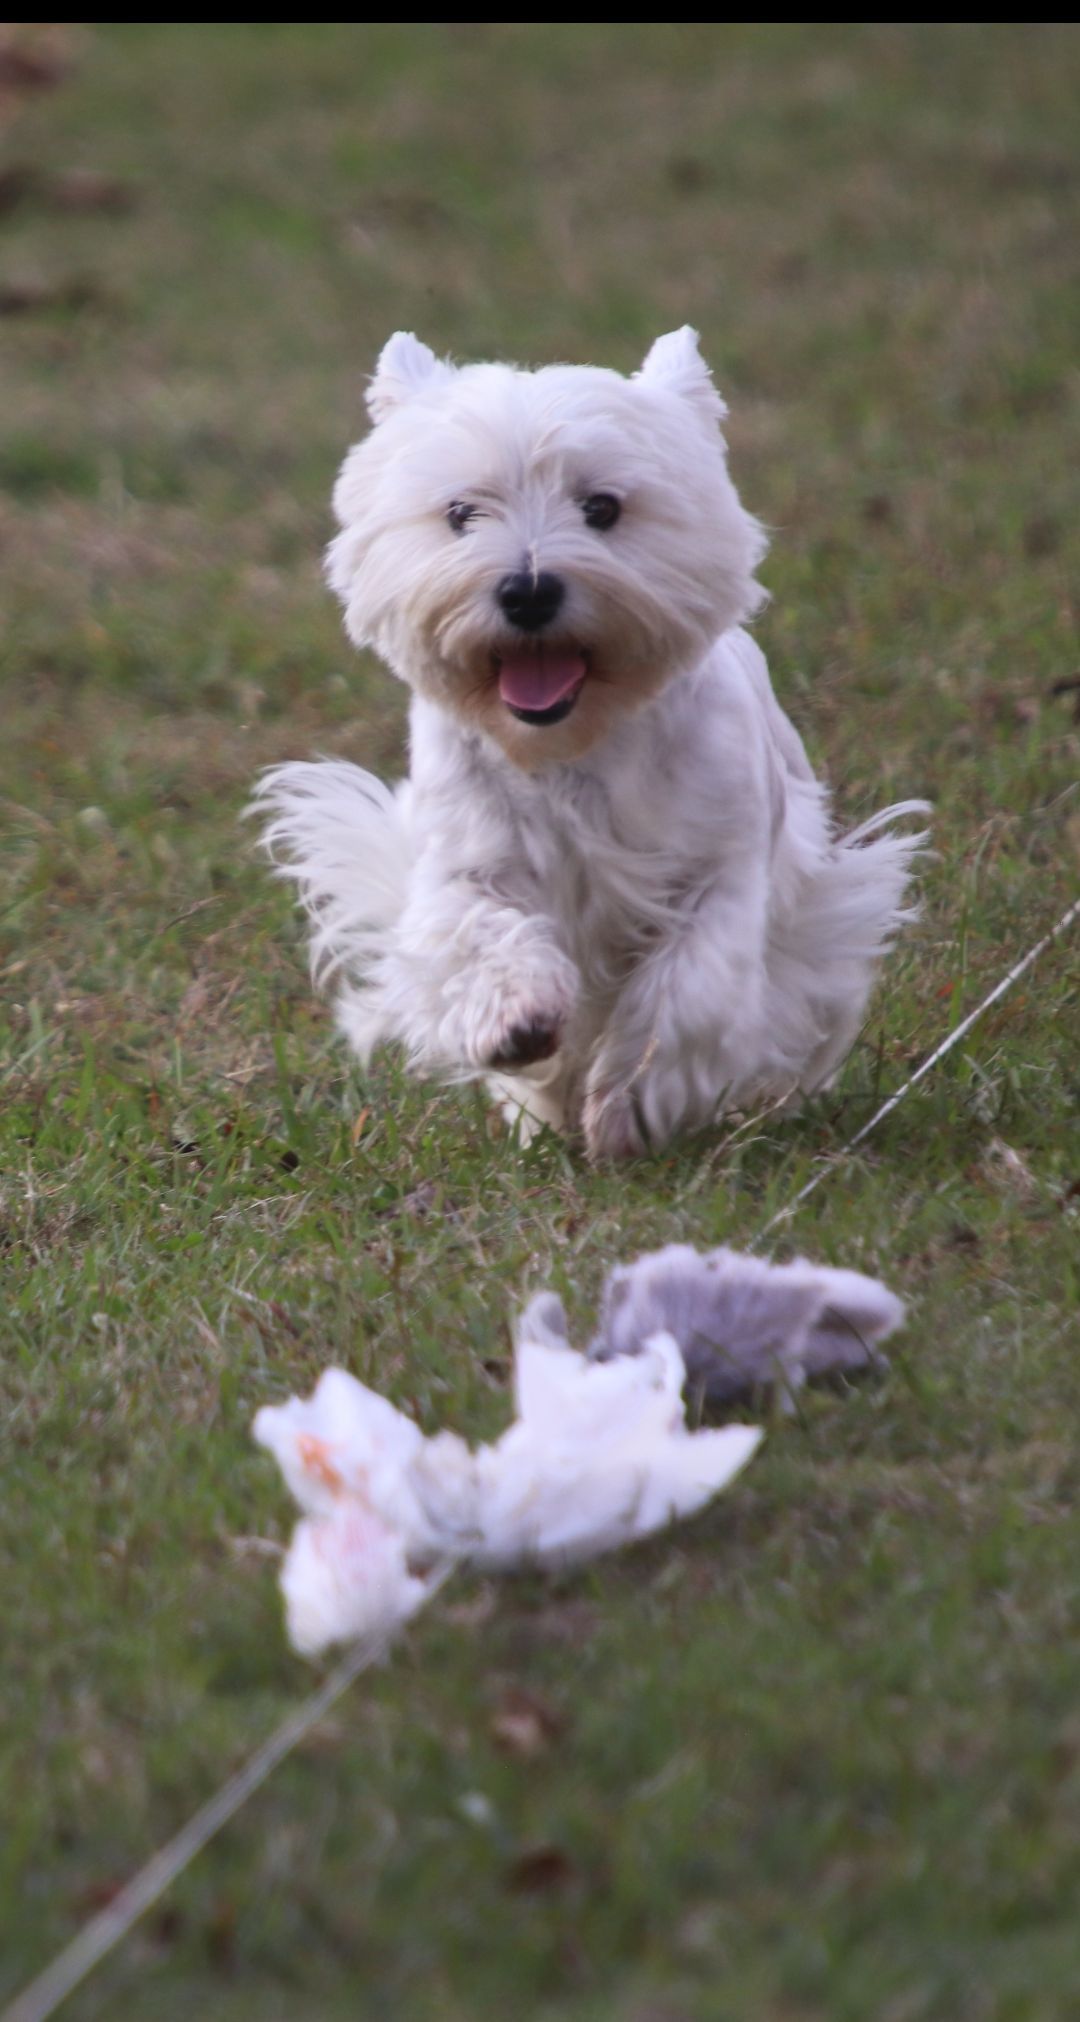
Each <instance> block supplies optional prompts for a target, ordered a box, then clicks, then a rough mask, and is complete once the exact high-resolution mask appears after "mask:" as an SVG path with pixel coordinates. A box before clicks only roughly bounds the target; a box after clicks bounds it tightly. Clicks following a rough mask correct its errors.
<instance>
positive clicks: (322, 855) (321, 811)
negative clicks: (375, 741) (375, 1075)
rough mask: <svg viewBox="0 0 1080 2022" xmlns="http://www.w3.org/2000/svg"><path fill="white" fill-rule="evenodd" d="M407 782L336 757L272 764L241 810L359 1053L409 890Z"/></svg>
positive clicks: (375, 1017)
mask: <svg viewBox="0 0 1080 2022" xmlns="http://www.w3.org/2000/svg"><path fill="white" fill-rule="evenodd" d="M408 802H409V787H408V782H407V781H406V782H402V784H401V785H400V786H398V787H397V788H396V789H391V788H390V787H388V786H384V784H383V782H382V780H381V779H376V778H375V776H374V774H373V773H370V772H363V771H361V769H360V767H359V766H358V765H350V764H348V763H347V762H346V761H345V760H344V759H336V758H324V759H319V760H318V761H317V762H315V763H311V764H303V763H294V764H289V765H275V766H273V767H272V768H271V769H270V770H269V771H268V772H265V773H264V774H263V776H262V778H261V780H260V781H259V784H258V786H257V787H256V789H255V793H254V796H253V798H252V801H251V803H250V806H249V808H248V810H247V812H248V813H249V814H250V815H252V816H254V817H256V818H257V819H260V820H261V821H262V822H263V829H262V842H263V846H264V848H265V849H266V850H267V852H268V853H269V855H270V857H271V858H272V860H273V863H274V868H275V870H276V873H277V875H278V877H282V878H289V879H291V881H292V882H293V884H295V886H296V888H297V894H298V897H299V899H300V903H301V905H302V906H303V908H304V910H305V912H306V913H307V915H308V919H309V921H310V923H311V938H310V958H311V973H312V977H313V979H314V981H315V982H316V983H317V984H318V985H319V986H320V988H324V989H325V988H326V987H327V985H329V984H330V983H331V982H332V981H334V980H335V979H339V980H340V981H341V982H342V983H343V984H344V986H345V987H344V988H343V989H342V990H341V992H340V995H339V998H338V1006H337V1009H338V1016H339V1020H340V1022H341V1023H342V1025H343V1026H344V1027H345V1028H346V1030H347V1031H348V1035H349V1037H350V1039H352V1041H353V1044H354V1045H355V1046H356V1048H357V1051H358V1052H360V1053H361V1054H362V1055H366V1054H368V1053H370V1051H371V1048H372V1047H373V1046H374V1045H375V1043H376V1042H377V1040H378V1039H379V1038H380V1037H381V1036H382V1032H383V1027H384V1023H385V1021H384V1018H383V1016H382V1012H381V991H380V988H379V980H378V979H379V970H380V966H381V963H382V960H383V958H384V957H385V955H386V952H387V949H388V947H389V944H390V941H391V938H392V935H393V929H394V927H395V926H396V923H397V921H398V919H399V918H400V915H401V913H402V911H403V910H404V906H405V901H406V897H407V893H408V883H409V872H410V869H411V865H412V860H413V855H414V843H413V836H412V829H411V824H410V822H409V819H408Z"/></svg>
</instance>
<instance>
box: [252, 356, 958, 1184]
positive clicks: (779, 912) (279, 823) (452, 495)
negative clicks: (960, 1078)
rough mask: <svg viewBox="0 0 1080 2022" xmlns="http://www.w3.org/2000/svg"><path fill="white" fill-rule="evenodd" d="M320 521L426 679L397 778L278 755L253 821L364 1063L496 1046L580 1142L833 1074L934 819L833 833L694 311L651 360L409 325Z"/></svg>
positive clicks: (363, 593)
mask: <svg viewBox="0 0 1080 2022" xmlns="http://www.w3.org/2000/svg"><path fill="white" fill-rule="evenodd" d="M368 400H369V405H370V408H371V413H372V417H373V419H374V423H375V426H374V428H373V430H372V431H371V433H370V434H369V435H368V436H367V438H366V440H365V441H363V442H362V443H360V444H359V445H358V446H357V447H356V448H354V449H353V450H352V451H351V452H350V454H349V456H348V457H347V458H346V461H345V465H344V468H343V470H342V473H341V476H340V479H339V481H338V485H337V489H336V492H335V497H334V503H335V507H336V510H337V514H338V517H339V520H340V523H341V528H342V531H341V533H340V534H339V535H338V536H337V538H336V540H335V541H334V542H333V544H332V546H331V548H330V551H329V561H328V570H329V578H330V582H331V583H332V585H333V587H334V589H335V590H337V592H338V593H339V595H340V596H341V598H342V601H343V603H344V605H345V614H346V625H347V627H348V630H349V633H350V635H351V637H352V638H353V639H354V640H355V642H356V644H357V645H358V646H364V645H371V646H374V647H375V648H376V649H377V651H378V652H379V653H380V654H381V655H382V656H383V658H384V659H385V660H386V661H388V663H389V665H390V667H391V668H392V669H393V671H394V672H395V673H396V674H398V675H400V677H401V679H402V680H404V681H406V682H407V683H408V685H409V687H410V688H411V689H412V690H413V701H412V709H411V718H410V774H409V778H408V779H407V780H405V781H403V782H402V783H401V784H400V785H398V786H397V787H396V788H395V789H394V790H393V791H391V790H389V789H388V788H387V787H385V786H384V785H382V784H381V782H380V781H379V780H377V779H374V778H372V777H371V775H370V774H368V773H365V772H361V771H359V770H358V769H357V768H356V767H355V766H351V765H347V764H344V763H336V762H333V761H327V762H323V763H319V764H293V765H283V766H280V767H278V768H277V769H276V770H274V771H273V772H271V773H270V774H269V775H268V776H267V777H266V778H265V779H264V780H263V782H262V785H261V787H260V789H259V802H260V805H261V806H262V808H263V809H264V810H268V811H269V812H270V815H271V819H270V821H269V823H268V826H267V829H266V840H267V842H268V844H269V846H270V849H271V851H272V852H273V853H274V854H275V856H276V857H277V859H278V861H279V864H280V867H281V870H282V874H283V875H286V876H288V877H291V878H293V879H295V881H296V883H297V885H298V887H299V890H300V895H301V897H302V899H303V902H304V904H305V906H306V907H307V910H308V912H309V914H310V915H311V918H312V922H313V933H312V943H313V945H312V963H313V968H314V970H315V972H316V974H317V975H319V976H320V977H322V978H324V979H325V978H326V977H328V976H329V975H331V974H336V975H337V976H338V977H339V979H340V982H341V987H340V991H339V995H338V999H337V1014H338V1019H339V1022H340V1025H341V1027H342V1029H343V1031H344V1032H345V1034H346V1036H347V1037H348V1039H349V1040H350V1041H351V1043H352V1045H353V1046H354V1047H355V1048H356V1050H357V1052H358V1053H359V1054H360V1055H361V1057H362V1058H366V1057H367V1056H368V1054H369V1053H370V1051H371V1049H372V1047H373V1046H374V1045H375V1044H376V1043H377V1042H379V1041H380V1040H397V1041H400V1042H401V1043H402V1044H403V1045H404V1046H405V1048H406V1049H407V1052H408V1055H409V1058H410V1061H411V1062H412V1064H413V1065H414V1066H415V1067H416V1068H417V1069H418V1070H420V1071H421V1072H434V1073H437V1074H441V1075H443V1076H444V1077H448V1078H458V1077H462V1076H469V1075H484V1076H486V1077H487V1079H488V1080H489V1082H490V1083H491V1085H492V1086H493V1087H494V1088H495V1090H496V1091H497V1093H498V1095H499V1097H500V1098H501V1099H502V1101H503V1102H504V1104H505V1105H506V1106H507V1107H508V1109H509V1110H510V1111H511V1112H512V1113H514V1114H515V1115H517V1116H518V1117H520V1118H524V1119H527V1120H533V1121H535V1122H543V1123H547V1124H551V1125H553V1126H554V1127H556V1128H558V1129H564V1130H575V1129H577V1128H578V1127H581V1128H582V1129H583V1131H584V1136H585V1142H586V1145H587V1147H588V1150H589V1152H590V1154H591V1155H592V1156H594V1157H604V1156H613V1157H618V1156H623V1155H625V1154H628V1153H633V1152H639V1151H641V1150H643V1149H645V1148H646V1147H648V1146H653V1147H655V1146H658V1145H661V1144H663V1143H664V1142H665V1141H666V1140H667V1139H668V1138H670V1137H671V1135H672V1133H673V1132H675V1131H677V1130H680V1129H686V1128H692V1127H694V1126H700V1125H703V1124H707V1123H708V1122H709V1121H710V1120H711V1119H713V1118H714V1117H715V1116H716V1115H717V1113H718V1111H719V1110H721V1109H722V1108H732V1107H745V1106H746V1105H747V1104H748V1103H759V1102H763V1101H780V1100H782V1099H784V1098H785V1097H787V1096H789V1095H792V1094H794V1093H795V1092H796V1091H797V1090H800V1089H801V1090H811V1089H816V1088H821V1087H822V1086H824V1085H825V1084H826V1083H827V1082H828V1081H829V1079H830V1077H831V1076H832V1075H833V1074H834V1073H835V1071H836V1069H837V1067H838V1066H839V1064H840V1062H841V1061H842V1060H843V1058H844V1056H845V1054H846V1053H847V1051H848V1049H849V1048H850V1046H851V1044H852V1041H853V1039H854V1037H855V1035H856V1033H857V1031H858V1029H859V1025H860V1023H861V1020H862V1017H863V1013H864V1010H865V1006H866V1000H867V996H868V993H869V990H870V986H871V982H872V979H873V975H874V970H875V967H876V964H877V962H878V960H879V958H880V956H881V955H882V953H883V951H884V950H885V949H886V948H887V947H888V945H889V943H890V941H891V939H892V937H893V935H894V933H895V932H896V929H897V927H898V926H899V924H900V923H901V922H902V921H903V920H904V919H905V918H906V917H908V914H907V912H906V910H905V906H904V893H905V887H906V884H907V879H908V874H909V870H910V865H911V859H912V856H913V854H914V853H915V851H916V850H917V849H918V848H919V846H920V844H921V843H922V842H923V841H924V840H925V838H924V837H923V836H915V837H912V836H905V835H896V834H888V833H886V834H883V833H880V831H882V830H883V829H884V828H885V827H886V825H887V824H889V823H891V822H892V821H893V820H894V819H895V817H896V816H897V815H901V814H909V813H912V812H921V811H922V810H923V808H924V803H922V802H918V801H906V802H904V803H902V804H901V805H899V806H896V807H891V808H888V809H886V810H885V811H884V813H882V814H879V815H877V816H875V817H874V819H873V820H871V821H869V822H865V823H864V824H863V825H862V827H861V828H860V829H858V830H856V831H855V832H854V833H853V834H850V835H847V836H845V837H843V838H837V837H836V836H835V835H834V834H833V831H832V828H831V825H830V818H829V806H828V796H827V793H826V791H825V789H824V788H823V787H822V786H820V785H819V784H818V783H817V782H816V781H815V779H814V776H813V773H812V771H811V769H810V766H809V763H808V761H807V758H806V754H805V752H804V750H803V746H802V743H801V740H800V738H799V736H798V733H797V732H796V731H795V729H794V728H793V726H792V725H791V723H789V721H788V719H787V717H786V716H785V715H784V713H783V711H782V710H781V708H780V706H779V704H778V703H777V701H776V699H775V697H774V695H773V692H772V689H771V687H770V685H769V677H768V671H767V668H766V665H765V660H764V658H763V656H762V654H761V651H760V649H759V648H758V647H757V646H756V645H755V643H754V641H753V639H752V638H750V636H749V634H748V633H747V632H745V631H743V630H742V629H741V627H742V624H743V621H744V620H745V619H747V618H748V617H749V616H750V615H751V613H752V612H753V611H754V610H755V609H756V608H757V606H758V604H759V603H760V602H761V601H762V595H763V593H762V591H761V590H760V589H759V588H758V586H757V584H756V583H755V581H754V569H755V566H756V564H757V563H758V561H759V560H760V558H761V556H762V553H763V552H764V548H765V541H764V537H763V534H762V530H761V528H760V527H759V526H758V524H757V522H756V521H755V520H753V519H752V518H751V517H750V515H749V514H748V513H747V512H745V511H744V510H743V507H742V506H741V505H740V503H739V499H738V495H737V493H736V491H735V488H734V486H733V484H732V482H731V479H730V477H729V475H728V470H727V461H726V456H725V450H724V444H723V440H722V437H721V434H720V422H721V419H722V417H723V415H724V413H725V411H726V410H725V408H724V404H723V402H722V400H721V399H720V396H719V394H718V393H717V392H716V389H715V387H714V386H713V383H712V380H711V378H710V376H709V372H708V369H707V367H706V365H705V364H704V362H703V360H702V358H701V355H700V353H699V351H698V345H697V337H696V334H695V332H694V331H693V330H690V329H683V330H678V331H675V332H673V333H672V334H671V335H670V336H666V337H661V338H660V339H659V340H658V342H657V343H655V344H654V345H653V347H652V350H651V351H650V352H649V354H648V357H647V358H646V360H645V363H644V364H643V366H642V367H641V370H640V371H639V372H638V373H636V374H635V375H634V377H633V378H632V379H629V380H628V379H624V378H623V377H621V376H620V375H619V374H618V373H616V372H609V371H603V370H598V369H594V368H592V367H587V366H586V367H582V366H561V365H559V366H546V367H544V368H543V369H542V370H540V371H537V372H525V371H519V370H517V369H516V368H514V367H512V366H507V365H470V366H466V367H464V368H462V369H460V370H458V369H455V368H454V367H453V366H452V365H450V364H448V363H445V362H442V361H440V360H439V359H437V358H436V357H435V356H434V354H433V353H432V352H431V351H429V350H428V348H427V347H426V345H424V344H421V343H419V342H418V341H417V339H416V338H415V337H413V336H409V335H406V334H404V333H399V334H398V335H397V336H395V337H392V338H391V339H390V342H389V343H388V344H387V346H386V348H385V350H384V351H383V353H382V356H381V358H380V359H379V364H378V369H377V371H376V374H375V378H374V381H373V383H372V385H371V388H370V391H369V395H368Z"/></svg>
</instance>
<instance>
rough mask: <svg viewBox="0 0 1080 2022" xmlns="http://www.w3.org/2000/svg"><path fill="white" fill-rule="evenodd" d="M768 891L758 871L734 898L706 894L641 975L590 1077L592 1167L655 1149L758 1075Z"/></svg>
mask: <svg viewBox="0 0 1080 2022" xmlns="http://www.w3.org/2000/svg"><path fill="white" fill-rule="evenodd" d="M767 889H768V888H767V880H766V877H765V875H764V873H763V872H761V871H760V870H756V869H750V870H749V874H748V875H747V876H746V881H745V882H744V883H742V884H741V885H740V888H739V890H738V892H737V893H735V892H732V891H731V890H729V889H726V888H724V887H722V886H716V887H710V888H709V889H708V890H707V891H706V892H705V893H703V894H702V896H701V897H700V898H699V900H698V902H697V904H696V906H695V908H694V910H693V911H692V912H691V913H689V914H688V915H686V916H685V917H684V919H683V920H682V921H681V922H680V924H679V926H678V927H677V928H675V929H673V930H672V931H671V932H670V933H669V934H668V935H666V936H665V937H664V938H663V939H662V940H661V941H660V942H659V944H658V945H657V946H655V947H653V948H652V949H650V950H649V951H648V952H647V954H645V955H644V956H643V957H642V959H641V961H640V962H639V963H638V965H637V967H636V968H635V969H634V970H633V972H632V974H631V975H630V977H629V979H628V981H627V982H626V983H625V984H624V986H623V989H622V991H621V993H620V995H619V997H618V998H617V1000H616V1003H615V1006H614V1009H613V1011H612V1014H611V1018H610V1020H609V1022H608V1027H607V1030H606V1031H605V1033H604V1035H603V1037H602V1039H601V1041H600V1045H599V1048H598V1050H597V1053H596V1055H595V1057H594V1060H593V1064H592V1068H591V1070H590V1073H589V1079H588V1084H587V1088H586V1096H585V1106H584V1115H583V1122H584V1130H585V1141H586V1146H587V1149H588V1152H589V1155H590V1157H592V1158H625V1157H629V1156H632V1155H633V1154H635V1153H638V1152H642V1151H646V1150H649V1149H652V1150H655V1149H657V1148H658V1147H659V1146H660V1145H663V1144H666V1143H667V1141H668V1139H669V1138H670V1137H672V1136H673V1135H674V1134H675V1132H676V1131H678V1130H685V1129H692V1128H694V1127H695V1126H700V1125H702V1124H705V1123H708V1122H709V1121H710V1120H711V1119H712V1117H713V1116H714V1115H715V1114H716V1112H717V1110H718V1109H719V1107H720V1105H721V1103H722V1102H723V1100H724V1098H725V1096H726V1095H727V1094H728V1093H729V1092H730V1091H733V1090H738V1089H739V1087H740V1086H744V1087H745V1086H746V1085H747V1084H749V1083H752V1082H753V1080H754V1078H755V1076H756V1075H757V1074H758V1073H759V1072H760V1071H761V1066H762V1063H763V1061H764V1059H765V1057H766V1051H767V1035H765V1033H764V1032H763V1029H762V1027H763V1019H762V1004H763V1000H764V992H765V936H766V901H767Z"/></svg>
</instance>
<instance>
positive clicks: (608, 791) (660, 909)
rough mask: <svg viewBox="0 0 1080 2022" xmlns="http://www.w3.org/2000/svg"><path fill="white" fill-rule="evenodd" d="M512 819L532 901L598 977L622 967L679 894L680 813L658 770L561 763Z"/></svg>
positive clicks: (682, 873) (683, 869)
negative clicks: (639, 772)
mask: <svg viewBox="0 0 1080 2022" xmlns="http://www.w3.org/2000/svg"><path fill="white" fill-rule="evenodd" d="M514 826H515V830H516V834H517V838H518V843H519V847H520V851H521V869H522V872H523V874H524V875H525V877H527V878H528V881H529V883H530V884H531V885H532V893H531V897H532V899H533V902H534V903H536V902H538V903H539V905H540V908H541V910H542V911H543V912H545V913H546V914H547V915H548V917H549V918H551V919H553V920H554V921H555V923H556V925H557V926H558V928H559V930H560V939H561V941H562V943H563V945H564V947H565V948H566V949H567V951H568V952H569V953H571V954H572V955H573V957H574V959H575V961H576V962H577V964H578V966H579V968H580V969H581V970H582V972H583V974H584V975H585V976H586V977H591V978H593V979H594V980H595V981H596V983H597V984H598V985H600V984H601V983H603V982H605V981H608V980H610V979H611V978H612V977H613V976H615V975H617V974H618V973H619V972H621V971H622V970H624V969H625V966H626V964H627V962H628V961H631V960H632V959H633V957H634V955H635V954H637V953H638V952H640V950H641V949H642V948H643V947H644V946H646V945H647V944H648V943H649V942H650V941H651V940H652V939H653V938H654V937H655V934H656V932H657V930H658V928H659V927H660V926H661V925H662V924H663V923H665V922H666V921H667V920H669V919H670V915H671V910H672V907H673V905H674V904H675V903H676V902H677V901H678V899H679V897H680V896H682V895H684V894H685V890H686V884H687V865H686V863H685V862H684V861H683V860H682V859H681V855H680V852H679V850H678V848H677V846H676V843H675V835H676V832H677V818H676V816H675V812H674V808H673V805H672V802H671V800H670V797H669V795H668V793H667V791H666V788H665V784H664V782H663V781H662V780H660V779H659V778H657V777H655V776H654V778H653V779H652V781H651V782H649V781H647V780H646V779H645V778H642V777H636V776H634V774H633V773H632V772H629V770H627V772H626V773H624V774H623V776H621V777H618V778H617V779H615V780H612V779H611V778H610V777H604V776H603V775H602V774H599V773H596V772H585V771H583V770H581V769H577V768H575V769H571V768H565V769H564V770H563V771H561V772H560V773H559V774H558V775H554V776H552V777H551V778H549V779H546V780H543V781H540V782H534V783H533V790H532V791H531V792H529V793H528V794H527V795H526V796H524V797H523V799H522V800H521V801H519V803H518V805H517V807H516V809H515V820H514ZM523 896H524V894H523Z"/></svg>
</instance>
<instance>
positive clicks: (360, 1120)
mask: <svg viewBox="0 0 1080 2022" xmlns="http://www.w3.org/2000/svg"><path fill="white" fill-rule="evenodd" d="M370 1115H371V1111H370V1109H368V1108H367V1107H365V1108H363V1109H362V1110H361V1111H360V1114H359V1116H358V1117H357V1119H356V1122H355V1123H354V1124H353V1127H352V1131H351V1136H352V1142H353V1145H354V1147H355V1146H356V1145H358V1144H359V1142H360V1139H361V1137H362V1135H363V1130H364V1125H365V1123H366V1122H367V1120H368V1117H369V1116H370Z"/></svg>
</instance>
